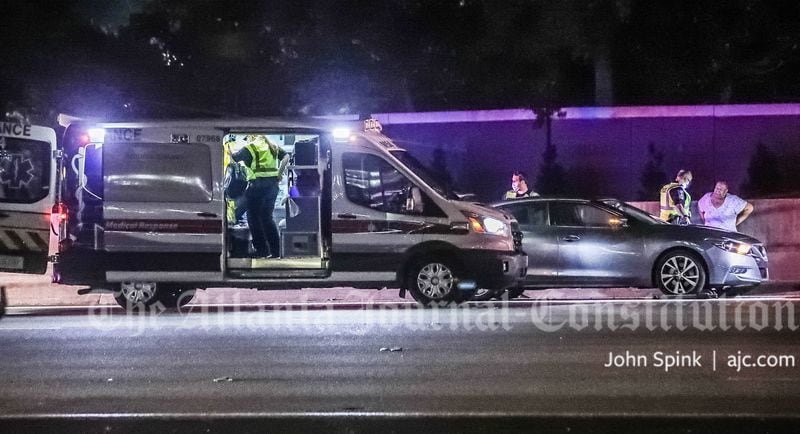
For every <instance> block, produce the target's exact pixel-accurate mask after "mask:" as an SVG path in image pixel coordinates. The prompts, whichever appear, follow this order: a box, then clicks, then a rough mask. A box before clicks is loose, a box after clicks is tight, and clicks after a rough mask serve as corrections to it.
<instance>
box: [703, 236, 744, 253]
mask: <svg viewBox="0 0 800 434" xmlns="http://www.w3.org/2000/svg"><path fill="white" fill-rule="evenodd" d="M710 241H713V242H714V245H715V246H716V247H718V248H720V249H722V250H725V251H727V252H731V253H737V254H740V255H749V254H750V249H752V248H753V246H752V245H751V244H747V243H743V242H741V241H735V240H729V239H722V240H710Z"/></svg>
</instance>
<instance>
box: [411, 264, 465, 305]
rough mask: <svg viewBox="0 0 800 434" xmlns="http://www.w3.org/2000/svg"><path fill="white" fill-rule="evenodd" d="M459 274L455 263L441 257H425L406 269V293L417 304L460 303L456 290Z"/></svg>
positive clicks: (459, 295) (458, 292) (459, 296)
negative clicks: (409, 294)
mask: <svg viewBox="0 0 800 434" xmlns="http://www.w3.org/2000/svg"><path fill="white" fill-rule="evenodd" d="M460 276H461V272H460V268H459V267H458V266H457V265H456V263H455V262H454V261H452V260H450V259H449V258H446V257H441V256H425V257H422V258H419V259H418V260H416V261H414V262H413V263H412V265H411V266H410V267H409V268H408V275H407V277H406V282H407V283H408V291H409V292H410V293H411V296H412V297H414V300H416V301H417V303H420V304H422V305H424V306H428V305H430V304H432V303H433V304H437V305H447V304H449V303H451V302H461V301H463V300H462V297H461V293H460V291H459V289H458V281H459V280H460V279H459V278H460Z"/></svg>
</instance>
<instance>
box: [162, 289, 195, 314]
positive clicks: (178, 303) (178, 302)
mask: <svg viewBox="0 0 800 434" xmlns="http://www.w3.org/2000/svg"><path fill="white" fill-rule="evenodd" d="M196 292H197V290H195V289H185V288H179V287H175V286H168V287H163V288H159V290H158V301H159V302H161V304H162V305H163V306H164V307H165V308H166V309H180V308H182V307H183V306H186V305H187V304H189V302H190V301H192V299H193V298H194V295H195V293H196Z"/></svg>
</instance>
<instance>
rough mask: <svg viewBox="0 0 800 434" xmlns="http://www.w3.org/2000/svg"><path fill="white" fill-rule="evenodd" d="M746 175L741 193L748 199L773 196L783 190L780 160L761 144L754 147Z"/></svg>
mask: <svg viewBox="0 0 800 434" xmlns="http://www.w3.org/2000/svg"><path fill="white" fill-rule="evenodd" d="M747 175H748V181H747V183H745V184H744V185H742V191H743V192H744V193H745V194H746V195H748V196H750V197H763V196H770V195H775V194H779V193H782V192H783V190H784V184H785V182H784V174H783V167H782V164H781V160H779V159H778V157H777V156H776V155H775V154H774V153H773V152H772V151H770V150H769V148H768V147H767V146H766V145H765V144H763V143H759V144H758V146H756V151H755V153H753V156H752V158H751V159H750V165H749V166H748V168H747Z"/></svg>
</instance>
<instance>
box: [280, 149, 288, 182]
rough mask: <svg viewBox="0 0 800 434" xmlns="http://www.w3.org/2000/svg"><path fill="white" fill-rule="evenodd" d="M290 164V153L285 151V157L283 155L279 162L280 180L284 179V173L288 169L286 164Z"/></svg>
mask: <svg viewBox="0 0 800 434" xmlns="http://www.w3.org/2000/svg"><path fill="white" fill-rule="evenodd" d="M278 155H280V154H278ZM288 164H289V154H287V153H286V152H284V153H283V157H281V161H280V162H279V163H278V180H281V179H283V173H284V172H285V171H286V166H287V165H288Z"/></svg>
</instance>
